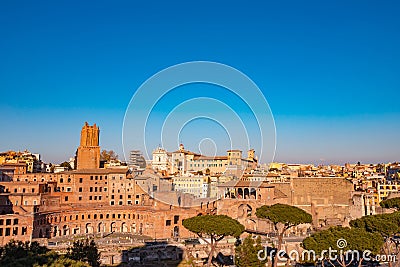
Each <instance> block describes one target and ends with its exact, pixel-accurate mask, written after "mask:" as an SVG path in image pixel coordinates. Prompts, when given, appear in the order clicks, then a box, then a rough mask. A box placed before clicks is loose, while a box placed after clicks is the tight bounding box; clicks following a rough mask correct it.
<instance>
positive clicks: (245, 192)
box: [243, 188, 250, 199]
mask: <svg viewBox="0 0 400 267" xmlns="http://www.w3.org/2000/svg"><path fill="white" fill-rule="evenodd" d="M243 198H244V199H249V198H250V190H249V189H248V188H245V189H244V197H243Z"/></svg>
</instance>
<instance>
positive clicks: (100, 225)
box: [97, 222, 104, 233]
mask: <svg viewBox="0 0 400 267" xmlns="http://www.w3.org/2000/svg"><path fill="white" fill-rule="evenodd" d="M97 232H98V233H103V232H104V223H103V222H99V224H98V225H97Z"/></svg>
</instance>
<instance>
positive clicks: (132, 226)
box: [131, 223, 136, 234]
mask: <svg viewBox="0 0 400 267" xmlns="http://www.w3.org/2000/svg"><path fill="white" fill-rule="evenodd" d="M131 232H132V233H134V234H136V223H132V225H131Z"/></svg>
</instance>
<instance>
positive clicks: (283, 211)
mask: <svg viewBox="0 0 400 267" xmlns="http://www.w3.org/2000/svg"><path fill="white" fill-rule="evenodd" d="M256 216H257V217H258V218H262V219H268V220H270V221H271V222H272V223H274V224H278V223H282V224H284V225H285V228H290V227H292V226H296V225H299V224H302V223H312V216H311V215H310V214H308V213H307V212H305V211H304V210H302V209H299V208H297V207H293V206H290V205H286V204H275V205H272V206H261V207H260V208H258V209H257V210H256Z"/></svg>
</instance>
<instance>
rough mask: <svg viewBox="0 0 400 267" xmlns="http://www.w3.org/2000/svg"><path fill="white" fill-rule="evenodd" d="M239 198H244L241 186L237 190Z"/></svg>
mask: <svg viewBox="0 0 400 267" xmlns="http://www.w3.org/2000/svg"><path fill="white" fill-rule="evenodd" d="M237 198H243V189H242V188H239V189H238V191H237Z"/></svg>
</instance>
